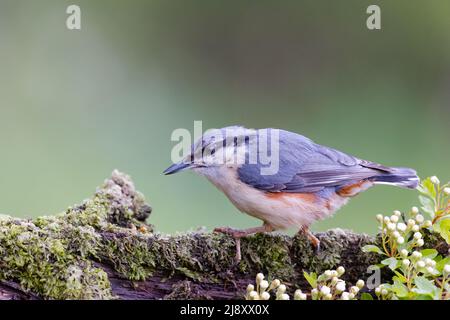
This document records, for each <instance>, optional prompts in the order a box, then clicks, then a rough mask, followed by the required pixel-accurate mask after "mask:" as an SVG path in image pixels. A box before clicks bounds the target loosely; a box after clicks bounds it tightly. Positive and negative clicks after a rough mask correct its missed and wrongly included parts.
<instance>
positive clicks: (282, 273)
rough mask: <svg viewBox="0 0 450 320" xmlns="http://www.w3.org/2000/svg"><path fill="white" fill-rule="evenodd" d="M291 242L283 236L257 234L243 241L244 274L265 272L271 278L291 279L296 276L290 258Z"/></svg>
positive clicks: (242, 267) (242, 264) (242, 262)
mask: <svg viewBox="0 0 450 320" xmlns="http://www.w3.org/2000/svg"><path fill="white" fill-rule="evenodd" d="M290 246H291V241H290V239H289V238H288V237H286V236H282V235H268V234H257V235H254V236H251V237H248V238H246V239H243V241H242V244H241V247H242V254H243V259H242V261H241V263H240V266H239V267H240V269H241V270H242V271H243V272H248V271H253V272H265V273H266V274H268V275H269V277H274V278H275V277H280V278H282V279H291V278H292V276H293V275H294V274H295V270H294V264H293V263H292V260H291V256H290Z"/></svg>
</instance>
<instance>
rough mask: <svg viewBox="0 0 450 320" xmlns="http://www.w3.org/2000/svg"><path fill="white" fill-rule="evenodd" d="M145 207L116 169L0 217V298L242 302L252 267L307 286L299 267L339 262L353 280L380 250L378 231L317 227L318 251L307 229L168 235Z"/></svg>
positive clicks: (318, 268)
mask: <svg viewBox="0 0 450 320" xmlns="http://www.w3.org/2000/svg"><path fill="white" fill-rule="evenodd" d="M150 213H151V207H150V206H149V205H148V204H146V203H145V200H144V197H143V195H142V194H141V193H139V192H138V191H136V189H135V187H134V184H133V182H132V181H131V179H130V178H129V177H128V176H127V175H125V174H122V173H120V172H118V171H114V172H113V174H112V177H111V178H110V179H108V180H106V181H105V183H104V184H103V185H102V186H101V187H100V188H98V189H97V191H96V193H95V194H94V196H93V197H92V198H91V199H88V200H86V201H84V202H83V203H82V204H81V205H79V206H75V207H72V208H69V209H67V210H66V212H64V213H62V214H60V215H56V216H47V217H39V218H36V219H33V220H30V219H17V218H12V217H2V218H0V299H162V298H163V299H241V298H243V294H244V293H245V287H246V286H247V284H248V283H250V282H253V279H254V276H255V274H256V273H258V272H264V273H265V274H267V275H268V276H269V277H279V278H280V279H283V281H284V282H285V283H287V284H289V283H292V284H295V287H300V288H301V287H302V286H304V287H306V283H305V280H304V278H303V276H302V273H303V270H307V271H316V272H322V271H324V270H326V269H330V268H335V267H337V266H338V265H342V266H344V267H345V268H346V270H347V272H346V279H347V280H349V281H356V279H358V278H359V277H361V276H362V275H364V274H365V272H366V270H367V268H368V267H369V265H371V264H373V263H375V262H376V258H377V257H376V256H375V255H372V254H369V253H363V252H362V251H361V250H360V248H361V247H362V246H363V245H366V244H370V243H373V242H374V241H375V239H374V238H372V237H370V236H367V235H359V234H354V233H352V232H349V231H343V230H338V229H335V230H330V231H327V232H325V233H318V234H316V236H317V237H318V238H319V239H320V240H321V246H322V249H321V252H320V253H318V254H316V253H315V252H314V251H313V249H312V248H311V245H310V243H309V241H308V240H307V239H306V238H304V237H303V236H295V237H288V236H285V235H277V234H272V235H255V236H250V237H248V238H245V239H243V240H242V261H241V262H240V263H239V264H236V263H235V262H234V257H235V243H234V240H233V239H231V238H229V237H227V236H225V235H222V234H211V233H194V232H193V233H186V234H180V235H174V236H167V235H162V234H159V233H157V232H154V230H153V227H152V226H151V225H149V224H147V223H146V222H145V221H146V220H147V218H148V216H149V215H150Z"/></svg>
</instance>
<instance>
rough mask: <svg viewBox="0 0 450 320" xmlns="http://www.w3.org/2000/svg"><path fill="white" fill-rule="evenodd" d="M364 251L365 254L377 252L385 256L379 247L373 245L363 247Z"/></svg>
mask: <svg viewBox="0 0 450 320" xmlns="http://www.w3.org/2000/svg"><path fill="white" fill-rule="evenodd" d="M362 251H363V252H375V253H378V254H384V253H383V251H381V249H380V248H378V247H377V246H375V245H373V244H368V245H366V246H364V247H362Z"/></svg>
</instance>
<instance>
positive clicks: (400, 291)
mask: <svg viewBox="0 0 450 320" xmlns="http://www.w3.org/2000/svg"><path fill="white" fill-rule="evenodd" d="M392 291H394V293H395V294H396V295H397V297H399V298H405V297H407V296H408V294H409V290H408V288H407V287H406V286H405V285H404V284H403V283H401V282H400V281H398V280H397V279H395V280H394V284H393V285H392Z"/></svg>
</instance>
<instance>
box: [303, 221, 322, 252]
mask: <svg viewBox="0 0 450 320" xmlns="http://www.w3.org/2000/svg"><path fill="white" fill-rule="evenodd" d="M299 233H302V234H304V235H305V236H306V237H307V238H308V240H309V241H310V242H311V245H312V247H313V248H314V252H315V253H316V254H319V252H320V240H319V239H317V237H316V236H315V235H314V234H313V233H312V232H311V231H310V230H309V228H308V227H302V228H301V229H300V231H299Z"/></svg>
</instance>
